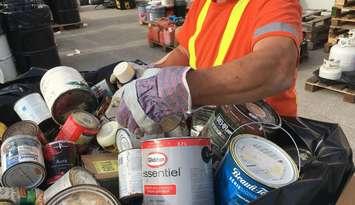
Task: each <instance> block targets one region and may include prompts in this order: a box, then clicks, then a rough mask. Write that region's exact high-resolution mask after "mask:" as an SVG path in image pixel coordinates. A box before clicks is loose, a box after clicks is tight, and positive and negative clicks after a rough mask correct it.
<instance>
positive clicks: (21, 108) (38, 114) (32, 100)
mask: <svg viewBox="0 0 355 205" xmlns="http://www.w3.org/2000/svg"><path fill="white" fill-rule="evenodd" d="M14 110H15V111H16V113H17V115H18V116H20V118H21V120H31V121H33V122H35V123H36V124H37V125H39V124H41V123H42V122H43V121H45V120H47V119H50V118H52V116H51V113H50V111H49V109H48V107H47V105H46V102H44V100H43V98H42V96H41V95H40V94H38V93H32V94H29V95H26V96H24V97H22V98H21V99H19V100H18V101H17V102H16V103H15V106H14Z"/></svg>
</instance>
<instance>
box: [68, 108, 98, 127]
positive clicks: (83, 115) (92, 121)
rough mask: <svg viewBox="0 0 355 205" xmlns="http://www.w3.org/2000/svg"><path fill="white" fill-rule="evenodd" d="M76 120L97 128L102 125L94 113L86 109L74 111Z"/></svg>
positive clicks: (84, 125) (83, 124) (73, 114)
mask: <svg viewBox="0 0 355 205" xmlns="http://www.w3.org/2000/svg"><path fill="white" fill-rule="evenodd" d="M72 116H73V118H74V120H75V121H76V122H77V123H79V124H80V125H81V126H83V127H85V128H88V129H92V130H96V129H99V127H100V121H99V120H98V119H97V118H96V117H95V116H94V115H92V114H90V113H88V112H84V111H75V112H73V113H72Z"/></svg>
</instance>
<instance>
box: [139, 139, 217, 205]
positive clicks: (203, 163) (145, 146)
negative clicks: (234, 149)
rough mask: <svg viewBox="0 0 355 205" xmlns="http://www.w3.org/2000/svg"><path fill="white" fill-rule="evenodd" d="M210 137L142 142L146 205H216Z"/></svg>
mask: <svg viewBox="0 0 355 205" xmlns="http://www.w3.org/2000/svg"><path fill="white" fill-rule="evenodd" d="M210 150H211V143H210V139H208V138H162V139H155V140H146V141H144V142H143V143H142V168H143V169H142V170H143V190H144V204H145V205H154V204H184V205H214V193H213V172H212V160H211V158H210Z"/></svg>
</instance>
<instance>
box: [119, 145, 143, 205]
mask: <svg viewBox="0 0 355 205" xmlns="http://www.w3.org/2000/svg"><path fill="white" fill-rule="evenodd" d="M118 170H119V171H118V175H119V176H118V178H119V196H120V200H121V201H123V202H127V201H130V200H134V199H137V198H142V197H143V189H142V153H141V149H129V150H125V151H123V152H121V153H119V154H118Z"/></svg>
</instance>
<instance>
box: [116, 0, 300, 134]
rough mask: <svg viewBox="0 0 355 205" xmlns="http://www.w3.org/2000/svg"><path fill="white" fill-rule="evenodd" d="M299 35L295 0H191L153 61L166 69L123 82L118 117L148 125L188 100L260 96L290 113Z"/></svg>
mask: <svg viewBox="0 0 355 205" xmlns="http://www.w3.org/2000/svg"><path fill="white" fill-rule="evenodd" d="M301 36H302V33H301V7H300V5H299V1H298V0H195V1H194V3H193V5H192V7H191V8H190V11H189V14H188V17H187V19H186V21H185V23H184V25H183V26H182V28H181V30H180V31H179V33H178V34H177V39H178V42H179V44H180V45H179V47H178V48H176V49H175V50H173V51H172V52H171V53H169V54H168V55H167V56H165V57H164V58H163V59H161V60H160V61H159V62H157V63H156V64H155V66H154V67H159V68H169V69H159V71H154V72H151V74H149V75H146V76H145V77H143V78H141V79H138V80H136V81H133V82H131V83H129V84H127V85H126V86H124V88H123V90H122V91H123V92H122V93H123V94H122V96H121V99H122V100H121V103H120V107H119V111H118V114H117V119H118V121H119V123H120V124H121V125H123V126H126V127H128V128H129V129H130V130H131V131H134V132H136V133H137V132H138V131H143V132H150V133H152V132H158V131H159V130H160V131H161V126H160V125H161V124H162V122H163V121H164V120H165V119H169V117H171V116H176V115H183V114H184V113H186V112H189V111H190V110H191V107H192V106H203V105H225V104H241V103H245V102H253V101H257V100H260V99H265V100H266V101H267V102H268V103H269V104H270V105H272V106H273V107H274V108H275V110H276V111H278V112H279V114H281V115H285V116H295V115H297V105H296V93H295V80H296V67H297V62H298V55H299V45H300V41H301Z"/></svg>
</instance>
